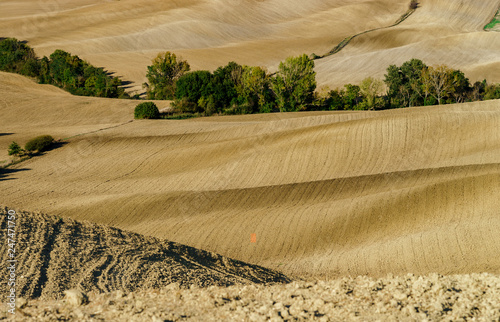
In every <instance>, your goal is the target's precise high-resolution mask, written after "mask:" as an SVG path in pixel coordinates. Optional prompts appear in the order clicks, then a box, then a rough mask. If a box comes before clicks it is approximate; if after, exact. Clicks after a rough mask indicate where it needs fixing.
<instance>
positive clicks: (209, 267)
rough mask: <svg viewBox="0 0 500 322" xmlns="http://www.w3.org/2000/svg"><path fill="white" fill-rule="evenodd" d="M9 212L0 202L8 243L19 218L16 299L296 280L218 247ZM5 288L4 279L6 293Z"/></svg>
mask: <svg viewBox="0 0 500 322" xmlns="http://www.w3.org/2000/svg"><path fill="white" fill-rule="evenodd" d="M9 210H11V209H8V208H6V207H0V216H1V219H0V229H1V231H0V236H1V238H2V240H7V233H8V232H9V233H12V230H10V231H9V230H8V227H9V226H10V227H11V229H12V222H14V223H15V228H14V231H15V238H14V239H15V246H14V247H15V260H17V262H16V264H15V266H16V270H15V274H16V284H15V289H16V296H17V297H23V298H39V297H41V298H60V297H61V296H62V293H63V291H64V290H67V289H71V288H80V289H82V290H84V291H86V292H97V293H100V292H110V291H114V290H122V291H126V292H131V291H136V290H140V289H155V288H161V287H165V286H167V285H169V284H171V283H177V284H178V285H179V286H180V287H181V288H186V287H190V286H192V285H194V286H197V287H207V286H211V285H218V286H228V285H233V284H252V283H276V282H280V283H281V282H289V281H290V280H289V279H288V278H287V277H286V276H284V275H282V274H280V273H278V272H275V271H272V270H269V269H266V268H263V267H259V266H256V265H249V264H246V263H243V262H241V261H236V260H232V259H229V258H226V257H223V256H220V255H218V254H215V253H212V252H207V251H202V250H199V249H195V248H192V247H188V246H184V245H181V244H177V243H173V242H169V241H166V240H160V239H157V238H153V237H145V236H141V235H139V234H135V233H131V232H127V231H123V230H120V229H116V228H112V227H107V226H103V225H97V224H93V223H89V222H78V221H74V220H72V219H68V218H60V217H56V216H51V215H45V214H40V213H30V212H25V211H16V215H15V216H16V218H15V220H12V221H11V222H9V221H8V211H9ZM12 213H13V212H12V211H11V212H10V214H12ZM8 248H9V247H8V245H7V243H2V247H1V248H0V258H2V261H1V263H0V269H1V270H2V271H7V266H8V265H10V264H11V263H8V262H7V261H6V259H7V258H8V254H9V253H10V252H9V251H8ZM9 259H10V257H9ZM7 289H8V288H7V279H3V280H2V297H5V296H6V295H8V294H7ZM9 289H10V288H9Z"/></svg>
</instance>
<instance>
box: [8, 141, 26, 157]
mask: <svg viewBox="0 0 500 322" xmlns="http://www.w3.org/2000/svg"><path fill="white" fill-rule="evenodd" d="M8 152H9V155H15V156H18V155H19V154H21V152H23V149H22V148H21V146H20V145H19V144H17V143H16V142H12V143H11V144H10V145H9V150H8Z"/></svg>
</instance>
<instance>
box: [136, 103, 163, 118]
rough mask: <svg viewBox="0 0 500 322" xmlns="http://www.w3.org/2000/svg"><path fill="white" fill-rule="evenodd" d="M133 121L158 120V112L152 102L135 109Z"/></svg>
mask: <svg viewBox="0 0 500 322" xmlns="http://www.w3.org/2000/svg"><path fill="white" fill-rule="evenodd" d="M134 118H135V119H157V118H160V111H159V110H158V107H157V106H156V104H155V103H153V102H144V103H141V104H139V105H137V106H136V107H135V111H134Z"/></svg>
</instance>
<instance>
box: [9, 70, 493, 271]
mask: <svg viewBox="0 0 500 322" xmlns="http://www.w3.org/2000/svg"><path fill="white" fill-rule="evenodd" d="M0 75H1V77H2V82H0V83H1V84H18V85H19V84H20V85H22V86H14V87H15V90H12V91H5V94H4V96H3V99H4V100H5V102H7V103H6V104H3V105H2V106H1V107H0V113H1V114H2V115H4V117H3V118H2V119H1V120H0V122H1V124H0V126H1V128H2V132H5V133H7V134H8V133H14V134H11V135H2V136H0V140H1V141H0V143H1V144H2V146H4V148H2V150H3V151H5V149H6V146H7V144H8V143H9V142H10V141H11V140H12V139H13V138H16V140H18V141H19V143H21V144H23V143H24V142H23V141H22V140H23V139H24V137H28V135H34V134H45V133H47V134H51V133H52V134H54V132H56V134H58V135H60V136H61V137H70V136H73V137H72V138H70V139H68V140H67V144H65V145H63V146H62V147H60V148H57V149H55V150H52V151H49V152H47V153H45V155H42V156H39V157H35V158H33V159H31V160H29V161H26V162H23V163H21V164H18V165H16V166H13V167H11V168H9V169H8V170H7V172H4V173H3V174H2V177H1V178H0V191H1V194H2V203H4V204H5V205H8V206H10V207H17V208H23V209H30V210H33V211H42V212H44V213H51V214H55V215H59V216H64V217H70V218H73V219H76V220H88V221H91V222H94V223H99V224H105V225H110V226H113V227H117V228H120V229H126V230H129V231H133V232H136V233H140V234H144V235H148V236H153V237H157V238H162V239H168V240H172V241H175V242H179V243H182V244H185V245H188V246H191V247H196V248H199V249H203V250H208V251H213V252H217V253H219V254H221V255H224V256H228V257H230V258H234V259H237V260H242V261H245V262H248V263H251V264H257V265H263V266H265V267H268V268H272V269H278V270H280V271H282V272H284V273H285V274H287V275H290V276H302V277H312V278H327V279H328V278H333V277H338V276H346V275H352V276H356V275H369V276H381V275H385V274H387V273H393V274H405V273H408V272H410V273H414V274H426V273H431V272H437V273H441V274H453V273H475V272H489V273H499V272H500V261H499V258H500V257H499V256H498V255H499V254H500V248H499V245H500V240H499V239H500V237H499V236H498V234H497V233H496V232H497V231H498V229H499V228H500V221H499V217H498V209H500V207H499V206H500V204H499V200H500V199H499V198H498V196H499V195H500V180H499V179H500V164H499V163H498V160H499V156H500V144H499V142H500V132H499V131H498V128H499V125H500V109H499V107H500V102H499V101H486V102H476V103H465V104H457V105H447V106H439V107H437V106H432V107H421V108H409V109H398V110H390V111H379V112H307V113H281V114H269V115H246V116H227V117H209V118H201V119H191V120H184V121H170V120H142V121H132V122H131V115H132V113H131V112H132V107H133V106H134V104H135V102H134V101H123V100H103V99H93V98H81V97H72V96H70V95H67V94H65V93H63V92H61V91H59V90H55V89H53V88H51V87H47V86H42V85H36V84H33V83H29V85H28V82H29V81H26V80H25V79H23V78H22V77H20V76H17V75H11V74H6V73H2V74H0ZM23 84H25V85H23ZM2 86H4V85H2ZM35 102H36V104H35ZM52 102H64V103H60V104H64V106H65V107H64V108H63V107H62V106H61V105H59V104H52ZM115 104H116V105H115ZM23 111H24V112H23ZM28 111H31V112H30V113H28ZM99 113H102V114H99ZM94 114H95V115H99V117H95V118H93V117H92V115H94ZM19 115H26V117H24V118H23V117H21V118H19ZM36 115H40V117H35V116H36ZM43 115H45V116H43ZM52 115H64V117H53V116H52ZM85 115H89V116H88V117H87V116H85ZM16 117H17V119H16ZM24 129H26V130H24ZM99 129H101V130H100V131H97V130H99ZM79 133H81V134H82V135H76V134H79ZM85 133H86V134H85ZM252 234H255V236H256V243H251V236H252Z"/></svg>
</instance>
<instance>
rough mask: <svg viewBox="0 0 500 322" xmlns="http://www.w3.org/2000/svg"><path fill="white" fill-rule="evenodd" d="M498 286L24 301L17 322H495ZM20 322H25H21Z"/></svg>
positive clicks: (300, 286) (471, 282) (315, 288)
mask: <svg viewBox="0 0 500 322" xmlns="http://www.w3.org/2000/svg"><path fill="white" fill-rule="evenodd" d="M499 290H500V278H499V277H498V276H494V275H489V274H472V275H456V276H440V275H437V274H432V275H428V276H413V275H407V276H401V277H385V278H380V279H372V278H367V277H357V278H354V279H350V278H344V279H339V280H333V281H328V282H325V281H315V282H293V283H290V284H287V285H274V286H260V285H249V286H239V285H235V286H230V287H209V288H204V289H186V290H179V289H178V288H177V287H172V286H170V287H168V288H164V289H160V290H146V291H139V292H134V293H129V294H123V292H114V293H108V294H99V295H92V296H90V303H89V304H88V305H84V306H76V307H75V306H74V305H71V304H69V303H66V301H57V302H56V301H50V302H46V301H45V302H41V301H28V303H27V306H26V307H25V308H23V309H18V312H17V315H19V317H20V319H18V321H54V320H65V321H95V320H96V319H99V320H100V319H102V320H104V321H146V320H148V321H151V320H152V321H158V322H159V321H283V320H285V321H297V320H298V321H469V320H470V321H475V320H477V321H498V320H499V319H500V292H499ZM22 316H24V318H23V317H22Z"/></svg>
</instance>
